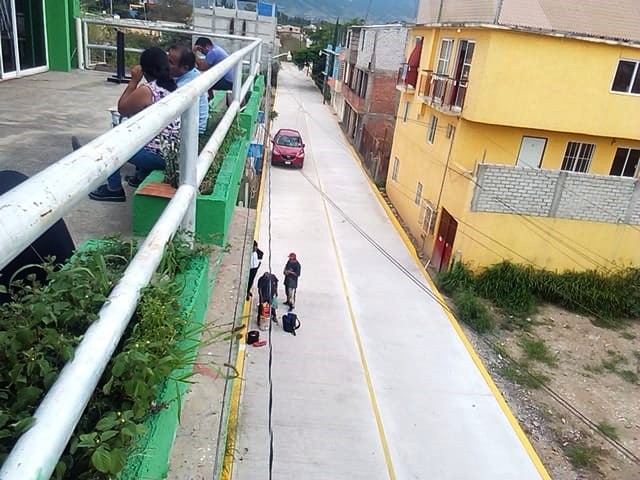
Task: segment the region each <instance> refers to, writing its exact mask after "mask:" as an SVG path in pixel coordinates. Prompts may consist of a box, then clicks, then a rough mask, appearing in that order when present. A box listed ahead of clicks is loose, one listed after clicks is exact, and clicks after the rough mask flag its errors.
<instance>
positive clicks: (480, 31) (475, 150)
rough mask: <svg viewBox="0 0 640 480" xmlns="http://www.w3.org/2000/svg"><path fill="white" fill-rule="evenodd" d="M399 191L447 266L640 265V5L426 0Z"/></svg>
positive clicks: (405, 76) (405, 94)
mask: <svg viewBox="0 0 640 480" xmlns="http://www.w3.org/2000/svg"><path fill="white" fill-rule="evenodd" d="M408 45H409V49H408V52H407V58H408V61H407V63H406V64H404V65H402V66H401V67H400V71H399V75H398V79H399V80H398V88H399V89H400V90H401V91H402V98H401V100H400V106H399V109H398V114H397V120H396V127H395V135H394V141H393V147H392V152H391V159H390V165H389V174H388V177H387V193H388V195H389V197H390V199H391V201H392V202H393V204H394V206H395V207H396V208H397V210H398V212H399V214H400V215H401V217H402V218H403V220H404V221H405V222H406V224H407V225H408V226H409V228H410V230H411V233H412V234H413V235H414V237H415V238H416V239H418V240H419V243H421V248H422V250H423V252H424V254H425V255H426V256H427V257H428V258H430V262H431V264H432V265H433V266H434V267H435V268H437V269H444V268H447V267H448V266H449V265H450V262H451V260H452V259H454V258H455V259H460V260H462V261H464V262H466V263H468V264H469V265H470V266H471V267H472V268H478V267H483V266H487V265H491V264H494V263H497V262H500V261H502V260H504V259H508V260H511V261H513V262H516V263H521V264H530V265H534V266H536V267H540V268H547V269H551V270H559V271H562V270H566V269H574V270H588V269H601V270H608V269H612V268H618V267H626V266H630V265H635V266H639V265H640V180H638V171H639V159H640V10H638V9H637V8H635V7H634V6H633V2H630V1H623V2H618V1H614V0H538V1H537V2H521V1H518V0H488V1H486V2H477V1H474V0H442V1H440V0H437V1H436V0H426V1H425V0H422V1H420V6H419V8H418V17H417V23H416V26H415V27H414V28H413V29H412V32H411V35H410V41H409V42H408Z"/></svg>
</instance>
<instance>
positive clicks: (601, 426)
mask: <svg viewBox="0 0 640 480" xmlns="http://www.w3.org/2000/svg"><path fill="white" fill-rule="evenodd" d="M596 426H597V427H598V430H600V431H601V432H602V433H603V434H604V435H606V436H607V437H609V438H611V439H612V440H618V439H619V438H620V437H619V436H618V433H617V432H616V427H614V426H613V425H611V424H609V423H607V422H600V423H598V425H596Z"/></svg>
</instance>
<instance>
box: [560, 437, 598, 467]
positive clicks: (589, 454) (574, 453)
mask: <svg viewBox="0 0 640 480" xmlns="http://www.w3.org/2000/svg"><path fill="white" fill-rule="evenodd" d="M564 454H565V455H566V457H567V458H568V459H569V461H570V462H571V465H573V466H574V467H576V468H590V469H596V468H597V467H598V462H599V461H600V458H601V457H602V450H600V449H599V448H596V447H592V446H589V445H584V444H581V443H571V444H569V445H567V446H566V447H565V448H564Z"/></svg>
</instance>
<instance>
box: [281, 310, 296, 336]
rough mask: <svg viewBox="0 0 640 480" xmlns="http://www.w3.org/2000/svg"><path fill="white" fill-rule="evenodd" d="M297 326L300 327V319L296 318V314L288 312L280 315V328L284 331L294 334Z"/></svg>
mask: <svg viewBox="0 0 640 480" xmlns="http://www.w3.org/2000/svg"><path fill="white" fill-rule="evenodd" d="M299 328H300V320H299V319H298V316H297V315H296V314H295V313H293V312H289V313H286V314H284V315H283V316H282V329H283V330H284V331H285V332H287V333H291V334H293V335H294V336H295V334H296V330H297V329H299Z"/></svg>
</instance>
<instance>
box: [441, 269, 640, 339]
mask: <svg viewBox="0 0 640 480" xmlns="http://www.w3.org/2000/svg"><path fill="white" fill-rule="evenodd" d="M436 279H437V282H438V286H439V287H440V288H441V289H442V291H444V292H445V293H447V294H449V295H451V294H452V293H453V292H454V291H456V290H459V289H471V290H472V291H473V292H474V293H475V294H476V295H479V296H481V297H484V298H486V299H488V300H491V301H492V302H493V303H494V304H495V305H496V306H497V307H499V308H501V309H502V310H504V311H505V312H506V313H507V314H509V315H513V316H514V317H526V316H528V315H531V314H532V313H533V312H535V310H536V307H537V305H538V303H540V302H549V303H552V304H555V305H558V306H560V307H562V308H565V309H567V310H570V311H573V312H578V313H582V314H585V315H589V316H591V317H593V320H592V321H593V322H594V323H595V324H596V325H598V326H603V327H606V328H624V326H625V325H626V323H625V319H639V318H640V268H628V269H622V270H619V271H614V272H607V273H606V274H605V273H602V272H599V271H585V272H575V271H565V272H562V273H556V272H551V271H548V270H542V269H537V268H533V267H531V266H523V265H517V264H514V263H510V262H502V263H499V264H495V265H492V266H490V267H488V268H485V269H484V270H482V271H480V272H479V273H473V272H472V271H471V270H470V269H469V268H467V267H466V266H464V265H463V264H462V263H460V262H457V263H456V264H454V266H453V267H452V268H451V270H450V271H448V272H444V273H440V274H439V275H438V276H437V277H436ZM625 338H628V339H632V338H631V334H626V336H625Z"/></svg>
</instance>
